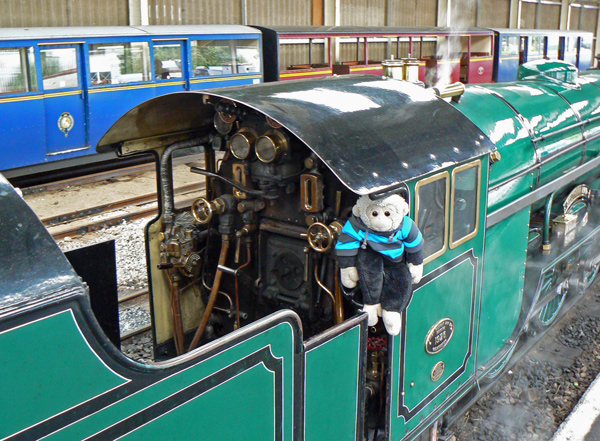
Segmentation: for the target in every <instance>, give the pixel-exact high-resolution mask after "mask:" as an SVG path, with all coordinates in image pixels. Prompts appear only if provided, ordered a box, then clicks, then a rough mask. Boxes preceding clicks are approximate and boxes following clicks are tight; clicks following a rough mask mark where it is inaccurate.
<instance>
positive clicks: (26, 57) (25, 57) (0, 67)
mask: <svg viewBox="0 0 600 441" xmlns="http://www.w3.org/2000/svg"><path fill="white" fill-rule="evenodd" d="M36 90H38V89H37V76H36V72H35V54H34V52H33V48H32V47H19V48H6V49H5V48H2V49H0V94H4V93H19V92H32V91H36Z"/></svg>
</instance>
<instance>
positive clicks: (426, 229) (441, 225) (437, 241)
mask: <svg viewBox="0 0 600 441" xmlns="http://www.w3.org/2000/svg"><path fill="white" fill-rule="evenodd" d="M448 180H449V175H448V172H444V173H440V174H437V175H435V176H431V177H429V178H425V179H423V180H421V181H419V182H417V185H416V189H415V193H416V195H417V198H416V206H415V208H416V212H417V213H416V222H417V225H418V226H419V229H420V230H421V233H423V238H424V245H423V257H424V258H425V263H428V262H431V261H432V260H433V259H435V258H436V257H438V256H441V255H442V254H444V252H445V251H446V239H447V237H448V230H447V228H446V220H447V217H448V197H449V186H448Z"/></svg>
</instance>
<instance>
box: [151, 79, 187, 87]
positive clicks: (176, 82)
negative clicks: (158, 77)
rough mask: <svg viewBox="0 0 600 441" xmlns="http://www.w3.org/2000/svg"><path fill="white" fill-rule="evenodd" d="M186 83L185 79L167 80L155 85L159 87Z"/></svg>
mask: <svg viewBox="0 0 600 441" xmlns="http://www.w3.org/2000/svg"><path fill="white" fill-rule="evenodd" d="M184 84H185V80H184V81H165V82H160V83H156V84H155V86H157V87H163V86H183V85H184Z"/></svg>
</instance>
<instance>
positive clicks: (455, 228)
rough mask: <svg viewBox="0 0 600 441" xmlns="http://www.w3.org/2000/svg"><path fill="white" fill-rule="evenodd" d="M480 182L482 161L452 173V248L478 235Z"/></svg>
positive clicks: (464, 166)
mask: <svg viewBox="0 0 600 441" xmlns="http://www.w3.org/2000/svg"><path fill="white" fill-rule="evenodd" d="M480 180H481V162H480V161H475V162H472V163H470V164H465V165H462V166H459V167H456V168H455V169H454V171H453V172H452V198H451V201H452V204H451V218H450V219H451V220H450V248H455V247H457V246H459V245H460V244H462V243H464V242H466V241H468V240H470V239H472V238H473V237H475V236H476V235H477V230H478V225H479V203H480V202H479V200H480V191H479V188H480Z"/></svg>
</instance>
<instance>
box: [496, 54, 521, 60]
mask: <svg viewBox="0 0 600 441" xmlns="http://www.w3.org/2000/svg"><path fill="white" fill-rule="evenodd" d="M498 59H499V60H500V61H502V60H518V59H519V57H503V56H502V55H500V56H499V57H498Z"/></svg>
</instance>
